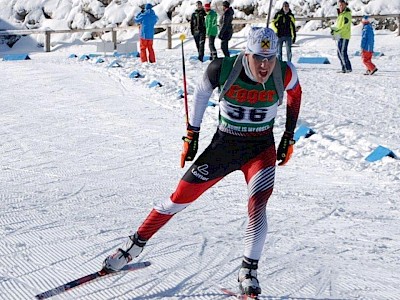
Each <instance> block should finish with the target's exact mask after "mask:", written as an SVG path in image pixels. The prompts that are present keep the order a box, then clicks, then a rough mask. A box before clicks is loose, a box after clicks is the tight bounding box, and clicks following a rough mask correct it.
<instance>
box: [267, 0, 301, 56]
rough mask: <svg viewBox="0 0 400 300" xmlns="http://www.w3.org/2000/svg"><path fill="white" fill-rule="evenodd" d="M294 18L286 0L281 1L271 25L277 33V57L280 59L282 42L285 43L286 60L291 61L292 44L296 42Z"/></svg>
mask: <svg viewBox="0 0 400 300" xmlns="http://www.w3.org/2000/svg"><path fill="white" fill-rule="evenodd" d="M295 21H296V20H295V18H294V15H293V13H292V11H291V10H290V8H289V3H288V2H287V1H285V2H283V5H282V9H281V10H280V11H278V12H277V13H276V14H275V17H274V19H273V20H272V25H273V27H274V29H275V32H276V33H277V35H278V58H279V59H280V60H283V59H282V47H283V43H285V45H286V56H287V61H292V44H294V43H295V42H296V26H295Z"/></svg>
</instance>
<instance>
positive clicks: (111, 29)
mask: <svg viewBox="0 0 400 300" xmlns="http://www.w3.org/2000/svg"><path fill="white" fill-rule="evenodd" d="M370 17H371V18H374V19H386V18H397V35H398V36H400V14H389V15H371V16H370ZM336 18H337V16H333V17H298V18H296V21H318V20H320V21H330V20H335V19H336ZM361 18H362V16H353V20H361ZM265 22H266V19H252V20H234V21H233V24H243V25H245V24H262V23H265ZM177 26H184V27H188V26H189V23H170V24H163V25H157V26H156V28H163V29H165V30H166V31H167V46H166V47H167V49H171V48H172V28H173V27H177ZM137 28H138V27H137V26H128V27H105V28H88V29H63V30H51V29H48V30H37V29H31V30H29V29H23V30H0V36H1V35H30V34H44V35H45V45H44V48H45V51H46V52H50V48H51V35H52V34H58V33H70V34H71V33H76V32H101V33H106V32H111V40H112V43H113V46H114V50H116V49H117V44H118V39H117V33H118V32H119V31H126V30H137Z"/></svg>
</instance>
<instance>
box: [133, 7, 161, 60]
mask: <svg viewBox="0 0 400 300" xmlns="http://www.w3.org/2000/svg"><path fill="white" fill-rule="evenodd" d="M134 20H135V23H137V24H139V25H140V59H141V61H142V62H147V61H149V62H151V63H154V62H156V55H155V54H154V49H153V39H154V26H155V25H156V23H157V21H158V17H157V16H156V14H155V12H154V10H153V6H152V5H151V4H150V3H147V4H146V6H145V7H144V10H143V11H142V12H140V13H139V14H138V15H137V16H136V17H135V19H134ZM147 51H148V53H149V56H148V58H149V60H147Z"/></svg>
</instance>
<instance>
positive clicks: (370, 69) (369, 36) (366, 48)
mask: <svg viewBox="0 0 400 300" xmlns="http://www.w3.org/2000/svg"><path fill="white" fill-rule="evenodd" d="M361 22H362V24H363V29H362V35H361V59H362V62H363V63H364V65H365V66H366V67H367V71H366V72H365V73H364V75H372V74H374V73H375V72H376V71H378V69H377V68H376V66H375V65H374V64H373V63H372V61H371V59H372V55H373V54H374V37H375V34H374V29H373V28H372V25H371V23H370V22H369V17H368V16H364V17H363V18H362V21H361Z"/></svg>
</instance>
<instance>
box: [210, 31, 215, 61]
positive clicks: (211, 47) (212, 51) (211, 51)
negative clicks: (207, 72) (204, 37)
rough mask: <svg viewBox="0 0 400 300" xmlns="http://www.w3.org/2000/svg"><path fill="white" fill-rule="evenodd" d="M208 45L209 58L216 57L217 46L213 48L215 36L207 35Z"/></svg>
mask: <svg viewBox="0 0 400 300" xmlns="http://www.w3.org/2000/svg"><path fill="white" fill-rule="evenodd" d="M208 47H209V48H210V54H211V57H210V59H211V60H213V59H216V58H217V48H215V36H211V35H210V36H209V37H208Z"/></svg>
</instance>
